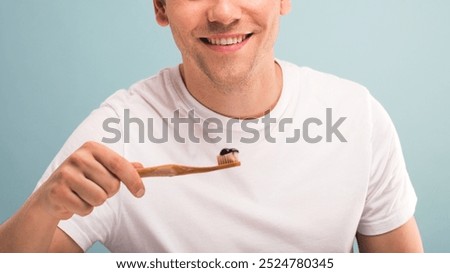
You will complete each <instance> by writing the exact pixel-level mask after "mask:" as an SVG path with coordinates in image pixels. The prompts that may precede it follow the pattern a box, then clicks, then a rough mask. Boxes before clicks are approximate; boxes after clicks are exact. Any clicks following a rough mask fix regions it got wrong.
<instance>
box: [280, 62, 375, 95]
mask: <svg viewBox="0 0 450 273" xmlns="http://www.w3.org/2000/svg"><path fill="white" fill-rule="evenodd" d="M278 62H279V63H280V65H281V67H282V69H283V73H284V74H285V75H284V77H285V80H286V81H287V83H288V84H289V83H294V82H296V84H297V85H299V87H300V88H301V90H302V91H304V92H305V93H306V94H304V95H311V96H314V97H316V99H318V98H321V99H328V100H331V99H346V100H349V99H358V98H359V99H367V98H368V97H370V93H369V91H368V89H367V88H366V87H365V86H363V85H361V84H359V83H357V82H354V81H351V80H348V79H345V78H342V77H339V76H336V75H333V74H330V73H326V72H321V71H318V70H315V69H313V68H310V67H305V66H298V65H296V64H293V63H289V62H286V61H278Z"/></svg>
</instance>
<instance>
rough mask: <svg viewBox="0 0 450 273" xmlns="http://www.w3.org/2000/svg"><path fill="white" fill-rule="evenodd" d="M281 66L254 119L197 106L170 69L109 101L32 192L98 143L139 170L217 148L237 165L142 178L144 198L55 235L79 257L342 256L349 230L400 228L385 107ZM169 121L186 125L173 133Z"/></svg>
mask: <svg viewBox="0 0 450 273" xmlns="http://www.w3.org/2000/svg"><path fill="white" fill-rule="evenodd" d="M278 63H279V64H280V65H281V67H282V71H283V90H282V94H281V96H280V99H279V101H278V103H277V105H276V107H275V108H274V109H273V110H272V111H271V112H270V113H269V114H268V115H267V116H265V117H262V118H259V119H254V120H247V121H239V120H234V119H229V118H227V117H224V116H221V115H219V114H217V113H215V112H213V111H211V110H210V109H208V108H206V107H205V106H203V105H202V104H200V103H199V102H198V101H196V100H195V99H194V98H193V97H192V96H191V95H190V94H189V92H188V91H187V89H186V87H185V85H184V84H183V81H182V79H181V76H180V73H179V69H178V67H174V68H169V69H165V70H162V71H161V72H160V73H159V74H157V75H155V76H153V77H150V78H148V79H145V80H143V81H141V82H139V83H137V84H135V85H133V86H132V87H131V88H130V89H129V90H120V91H118V92H116V93H115V94H114V95H112V96H111V97H109V98H108V99H107V100H106V101H105V102H104V103H103V104H102V105H101V106H100V107H99V108H98V109H97V110H95V111H93V112H92V113H91V114H90V115H89V117H88V118H87V119H86V120H85V121H84V122H83V123H82V124H81V125H80V126H79V127H78V128H77V129H76V130H75V132H74V133H73V134H72V136H71V137H70V138H69V139H68V141H67V142H66V144H65V145H64V146H63V148H62V150H61V151H60V152H59V153H58V155H57V156H56V158H55V159H54V161H53V162H52V163H51V165H50V166H49V168H48V170H47V171H46V172H45V174H44V176H43V177H42V179H41V181H40V183H42V182H43V181H45V180H46V179H47V178H48V176H49V175H50V174H51V172H53V171H54V170H55V169H56V167H57V166H58V165H59V164H61V163H62V162H63V161H64V159H65V158H66V157H67V156H68V155H70V154H71V153H72V152H73V151H74V150H76V149H77V148H78V147H79V146H81V145H82V144H83V143H84V142H86V141H89V140H90V141H97V142H102V141H103V143H105V142H114V143H110V144H105V145H107V146H108V147H110V148H112V149H113V150H115V151H116V152H118V153H119V154H121V155H122V156H124V157H125V158H126V159H128V160H129V161H131V162H135V161H136V162H141V163H142V164H143V165H144V166H155V165H160V164H170V163H176V164H184V165H193V166H209V165H215V164H217V163H216V161H215V160H216V159H215V158H216V156H217V154H218V153H219V152H220V150H221V149H222V148H225V147H228V148H237V149H238V150H239V151H240V160H241V162H242V166H240V167H236V168H231V169H227V170H222V171H216V172H211V173H206V174H195V175H186V176H179V177H170V178H169V177H159V178H145V179H144V184H145V186H146V195H145V196H144V197H143V198H141V199H137V198H134V197H133V196H132V195H131V193H129V192H128V190H127V189H126V187H124V186H122V187H121V190H120V191H119V193H118V194H117V195H115V196H114V197H112V198H111V199H109V200H108V201H107V202H106V203H105V204H104V205H102V206H100V207H97V208H95V210H94V212H93V213H92V214H90V215H88V216H86V217H79V216H74V217H72V218H71V219H69V220H67V221H61V222H60V224H59V227H60V228H61V229H62V230H64V231H65V232H66V233H67V234H68V235H69V236H71V237H72V238H73V239H74V240H75V242H77V243H78V244H79V245H80V247H81V248H83V249H84V250H86V249H88V248H89V247H90V246H91V245H92V244H93V243H95V242H96V241H100V242H102V243H103V244H104V245H105V246H106V247H107V248H108V249H109V250H110V251H112V252H350V251H352V246H353V242H354V238H355V234H356V233H357V232H359V233H362V234H365V235H376V234H382V233H385V232H388V231H391V230H393V229H395V228H397V227H399V226H401V225H402V224H404V223H405V222H406V221H407V220H408V219H410V218H411V217H412V216H413V214H414V210H415V205H416V195H415V193H414V189H413V187H412V185H411V182H410V180H409V177H408V174H407V171H406V167H405V164H404V160H403V156H402V151H401V147H400V143H399V140H398V137H397V134H396V131H395V128H394V126H393V124H392V122H391V120H390V118H389V116H388V115H387V113H386V112H385V110H384V109H383V108H382V106H381V105H380V104H379V103H378V102H377V101H376V100H375V99H374V98H373V97H372V96H371V95H370V94H369V92H368V91H367V90H366V89H365V88H364V87H362V86H360V85H358V84H355V83H353V82H350V81H347V80H343V79H340V78H338V77H335V76H332V75H328V74H325V73H320V72H317V71H314V70H312V69H309V68H301V67H297V66H295V65H293V64H290V63H287V62H284V61H278ZM192 110H194V111H192ZM189 113H191V115H190V121H191V123H190V124H191V125H189V124H188V122H187V120H189V119H188V117H189ZM177 115H179V116H180V117H181V118H184V119H178V121H180V120H181V121H182V122H181V124H178V125H177V124H176V121H175V120H172V118H174V117H176V116H177ZM269 116H270V118H271V119H272V120H270V119H269ZM264 119H265V120H264ZM269 121H270V122H271V124H270V126H269ZM139 123H142V124H139ZM127 124H128V125H127ZM192 124H193V125H192ZM128 127H129V128H128ZM140 127H141V128H140ZM177 127H179V128H177ZM189 127H191V128H189ZM149 128H150V130H149ZM227 128H228V129H227ZM166 129H167V130H166ZM165 131H166V132H167V138H166V139H164V138H162V137H163V136H164V132H165ZM205 132H206V133H205ZM151 137H153V139H152V138H151ZM114 138H116V139H114ZM149 138H150V139H151V140H149ZM181 138H184V139H185V140H186V141H185V143H181ZM157 139H160V140H161V139H162V140H163V141H157ZM164 140H165V141H164ZM157 142H163V143H157Z"/></svg>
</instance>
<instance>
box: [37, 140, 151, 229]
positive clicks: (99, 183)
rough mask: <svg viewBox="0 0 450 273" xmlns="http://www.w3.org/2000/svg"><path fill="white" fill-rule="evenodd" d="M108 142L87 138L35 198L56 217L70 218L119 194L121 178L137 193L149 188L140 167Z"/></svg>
mask: <svg viewBox="0 0 450 273" xmlns="http://www.w3.org/2000/svg"><path fill="white" fill-rule="evenodd" d="M142 167H143V166H142V165H141V164H140V163H130V162H128V161H127V160H126V159H124V158H123V157H121V156H120V155H118V154H117V153H115V152H114V151H112V150H110V149H109V148H107V147H106V146H104V145H102V144H99V143H95V142H86V143H85V144H84V145H83V146H81V147H80V148H79V149H78V150H76V151H75V152H74V153H73V154H72V155H70V156H69V157H68V158H67V159H66V160H65V161H64V162H63V163H62V164H61V165H60V166H59V167H58V169H56V171H55V172H54V173H53V174H52V175H51V176H50V177H49V179H48V180H47V181H46V182H45V183H44V184H43V185H42V186H41V187H40V188H39V189H38V190H37V191H36V193H35V196H34V197H35V200H37V201H38V202H39V204H40V205H41V206H42V207H43V208H44V209H45V211H46V212H48V213H49V214H50V215H51V216H52V217H54V218H57V219H58V220H63V219H69V218H71V217H72V216H73V215H74V214H78V215H81V216H85V215H88V214H90V213H91V212H92V210H93V209H94V207H96V206H100V205H101V204H103V203H104V202H105V201H106V200H107V199H108V198H110V197H112V196H113V195H115V194H116V193H117V192H118V191H119V188H120V183H121V181H122V182H123V184H125V186H126V187H127V188H128V190H129V191H130V192H131V193H132V194H133V195H134V196H136V197H142V196H143V195H144V192H145V188H144V184H143V183H142V180H141V178H140V177H139V174H138V173H137V171H136V169H137V168H142Z"/></svg>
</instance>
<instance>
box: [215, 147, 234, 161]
mask: <svg viewBox="0 0 450 273" xmlns="http://www.w3.org/2000/svg"><path fill="white" fill-rule="evenodd" d="M238 155H239V151H238V150H236V149H233V148H231V149H223V150H222V151H220V155H218V156H217V164H219V165H223V164H230V163H236V162H239V158H238Z"/></svg>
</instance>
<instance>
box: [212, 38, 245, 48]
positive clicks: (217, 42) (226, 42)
mask: <svg viewBox="0 0 450 273" xmlns="http://www.w3.org/2000/svg"><path fill="white" fill-rule="evenodd" d="M246 38H247V36H246V35H239V36H236V37H233V38H231V37H230V38H220V39H218V38H208V42H209V43H210V44H212V45H220V46H227V45H235V44H239V43H242V41H244V40H245V39H246Z"/></svg>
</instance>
